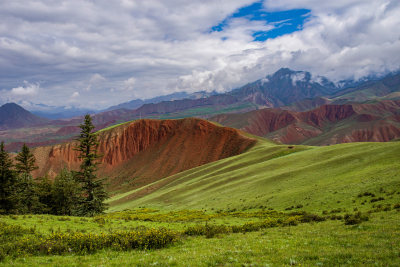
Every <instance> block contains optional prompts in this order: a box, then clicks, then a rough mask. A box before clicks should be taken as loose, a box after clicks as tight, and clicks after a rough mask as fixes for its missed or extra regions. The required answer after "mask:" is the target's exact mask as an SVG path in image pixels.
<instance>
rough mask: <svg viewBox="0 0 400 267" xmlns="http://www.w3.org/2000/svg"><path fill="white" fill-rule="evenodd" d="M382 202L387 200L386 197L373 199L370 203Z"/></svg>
mask: <svg viewBox="0 0 400 267" xmlns="http://www.w3.org/2000/svg"><path fill="white" fill-rule="evenodd" d="M382 200H385V198H384V197H378V198H373V199H371V200H370V202H371V203H373V202H378V201H382Z"/></svg>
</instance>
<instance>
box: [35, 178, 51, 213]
mask: <svg viewBox="0 0 400 267" xmlns="http://www.w3.org/2000/svg"><path fill="white" fill-rule="evenodd" d="M34 187H35V194H36V196H37V198H38V201H39V203H38V206H37V210H36V213H46V214H50V213H52V209H53V207H54V203H53V202H54V201H53V194H52V191H53V183H52V182H51V181H50V180H49V178H48V177H47V176H45V177H39V178H38V179H36V181H35V185H34Z"/></svg>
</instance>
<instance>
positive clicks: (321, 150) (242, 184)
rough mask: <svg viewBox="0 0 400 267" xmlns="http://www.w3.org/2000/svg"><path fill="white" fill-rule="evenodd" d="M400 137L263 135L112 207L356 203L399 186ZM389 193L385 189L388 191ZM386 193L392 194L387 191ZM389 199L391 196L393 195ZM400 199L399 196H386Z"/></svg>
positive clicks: (122, 197)
mask: <svg viewBox="0 0 400 267" xmlns="http://www.w3.org/2000/svg"><path fill="white" fill-rule="evenodd" d="M399 153H400V143H398V142H388V143H351V144H339V145H333V146H326V147H312V146H287V145H277V144H274V143H272V142H270V141H268V140H265V139H258V142H257V144H256V145H255V146H254V147H253V148H251V149H250V150H249V151H247V152H245V153H242V154H240V155H237V156H233V157H230V158H226V159H222V160H219V161H216V162H212V163H208V164H205V165H202V166H199V167H196V168H193V169H190V170H187V171H183V172H181V173H178V174H175V175H172V176H169V177H167V178H164V179H161V180H159V181H157V182H155V183H152V184H150V185H147V186H144V187H142V188H139V189H136V190H132V191H130V192H126V193H124V194H119V195H116V196H114V197H113V198H112V199H111V200H110V204H111V209H110V211H117V210H123V209H129V208H134V207H140V206H141V207H143V206H146V207H153V208H162V209H175V210H176V209H206V210H214V211H215V210H232V209H238V210H242V209H244V210H246V209H256V208H261V207H263V208H273V209H277V210H285V209H287V208H289V209H292V208H293V207H296V206H298V207H301V208H302V210H307V211H311V212H322V211H324V210H331V209H339V208H340V209H342V210H343V211H346V210H347V211H349V209H350V211H351V210H352V208H353V206H354V207H358V208H360V202H361V201H363V199H361V198H358V195H359V194H362V193H364V192H373V193H375V194H377V195H384V194H388V195H390V194H393V192H395V193H396V192H400V180H399V179H400V161H399V160H398V155H399ZM385 192H386V193H385ZM386 197H387V196H386ZM390 199H392V200H390ZM388 201H389V203H391V202H393V201H398V197H394V198H393V197H392V198H389V199H388V200H387V201H385V203H386V202H388Z"/></svg>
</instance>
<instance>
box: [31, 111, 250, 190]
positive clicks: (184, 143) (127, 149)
mask: <svg viewBox="0 0 400 267" xmlns="http://www.w3.org/2000/svg"><path fill="white" fill-rule="evenodd" d="M98 139H99V147H98V151H99V154H101V155H102V156H103V157H102V158H101V163H102V164H101V169H100V171H99V173H101V176H102V177H106V176H107V177H110V178H111V179H110V181H109V182H110V186H111V188H112V189H114V190H118V189H123V190H128V189H132V188H137V187H139V186H143V185H146V184H149V183H151V182H154V181H156V180H158V179H161V178H164V177H167V176H169V175H172V174H176V173H178V172H181V171H183V170H188V169H191V168H193V167H197V166H200V165H203V164H206V163H209V162H213V161H217V160H219V159H223V158H227V157H230V156H234V155H238V154H240V153H242V152H243V151H245V150H247V149H248V148H250V147H251V146H253V145H254V144H255V142H256V140H254V139H251V138H248V137H246V136H244V135H243V134H241V132H240V131H238V130H236V129H231V128H227V127H220V126H216V125H215V124H213V123H211V122H208V121H205V120H201V119H195V118H188V119H179V120H148V119H143V120H138V121H134V122H131V123H126V124H123V125H120V126H117V127H114V128H112V129H109V130H106V131H102V132H99V133H98ZM75 146H76V142H69V143H65V144H60V145H55V146H47V147H37V148H35V149H34V155H35V157H36V159H37V163H38V166H39V170H38V171H37V172H36V173H35V175H36V176H41V175H44V174H46V173H48V174H49V175H50V176H52V177H54V176H55V175H56V174H57V173H58V172H59V171H60V170H61V169H62V168H63V167H67V168H69V169H73V170H76V169H78V168H79V165H80V161H79V159H78V157H77V152H76V151H75V150H73V148H74V147H75ZM117 177H118V178H117Z"/></svg>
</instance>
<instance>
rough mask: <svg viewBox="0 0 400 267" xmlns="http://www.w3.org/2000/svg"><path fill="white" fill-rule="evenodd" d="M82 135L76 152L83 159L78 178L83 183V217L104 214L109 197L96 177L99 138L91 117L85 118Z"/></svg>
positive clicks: (81, 126)
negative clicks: (105, 201)
mask: <svg viewBox="0 0 400 267" xmlns="http://www.w3.org/2000/svg"><path fill="white" fill-rule="evenodd" d="M80 128H81V133H80V136H79V138H78V141H79V145H78V147H77V148H76V150H77V151H78V152H79V158H80V159H82V164H81V166H80V170H79V172H77V174H76V178H77V180H78V181H79V182H81V183H82V189H83V199H82V201H81V204H80V209H79V213H80V215H83V216H94V215H96V214H99V213H102V212H104V210H105V209H106V204H105V203H104V200H105V199H106V198H107V197H108V196H107V192H106V191H105V189H104V185H103V180H99V179H98V178H97V176H96V171H97V165H98V162H97V159H98V158H99V156H98V155H97V151H96V149H97V145H98V142H97V136H96V134H95V133H94V132H93V130H94V126H93V124H92V118H91V117H90V115H86V116H85V120H84V123H83V124H81V125H80Z"/></svg>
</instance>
